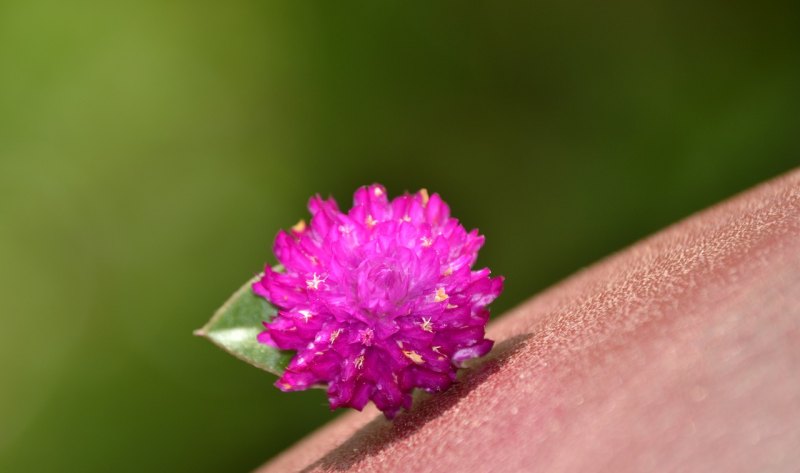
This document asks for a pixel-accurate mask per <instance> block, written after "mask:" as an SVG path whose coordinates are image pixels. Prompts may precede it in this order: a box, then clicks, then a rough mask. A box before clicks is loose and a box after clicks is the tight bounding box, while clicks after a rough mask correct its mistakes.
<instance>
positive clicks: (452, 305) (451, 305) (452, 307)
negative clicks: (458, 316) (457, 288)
mask: <svg viewBox="0 0 800 473" xmlns="http://www.w3.org/2000/svg"><path fill="white" fill-rule="evenodd" d="M457 307H458V306H457V305H455V304H447V305H446V306H445V309H455V308H457Z"/></svg>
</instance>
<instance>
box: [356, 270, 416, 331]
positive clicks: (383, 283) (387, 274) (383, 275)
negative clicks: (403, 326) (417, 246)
mask: <svg viewBox="0 0 800 473" xmlns="http://www.w3.org/2000/svg"><path fill="white" fill-rule="evenodd" d="M409 269H410V268H409V264H408V262H407V261H404V258H399V257H397V256H386V255H375V256H373V257H371V258H367V259H365V260H364V261H363V262H361V264H359V265H358V268H356V270H355V284H356V288H355V289H356V290H355V299H356V302H357V303H358V305H359V306H361V307H362V308H364V309H366V310H368V311H369V312H371V313H372V314H373V315H376V316H386V315H395V313H396V312H397V310H398V309H399V308H400V307H401V306H402V305H403V303H404V302H405V301H406V299H407V296H408V291H409V284H410V278H409Z"/></svg>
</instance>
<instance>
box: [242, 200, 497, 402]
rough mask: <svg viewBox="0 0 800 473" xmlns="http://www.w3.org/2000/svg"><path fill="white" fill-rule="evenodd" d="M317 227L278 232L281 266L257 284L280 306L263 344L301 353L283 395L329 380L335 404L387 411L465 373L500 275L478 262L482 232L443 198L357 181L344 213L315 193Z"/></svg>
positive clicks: (481, 348)
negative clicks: (390, 192)
mask: <svg viewBox="0 0 800 473" xmlns="http://www.w3.org/2000/svg"><path fill="white" fill-rule="evenodd" d="M308 208H309V210H310V211H311V215H312V218H311V223H310V225H306V224H305V222H304V221H302V220H301V221H300V222H299V223H298V224H297V225H295V226H294V227H292V229H291V231H289V232H286V231H281V232H279V233H278V236H277V237H276V239H275V255H276V256H277V258H278V261H279V262H280V263H281V265H283V267H284V271H282V272H277V271H274V270H273V269H272V268H270V267H269V266H267V268H266V269H265V271H264V275H263V277H262V278H261V279H260V280H259V281H257V282H256V283H254V284H253V290H254V291H255V293H256V294H258V295H259V296H262V297H264V298H266V299H267V300H268V301H269V302H271V303H272V304H273V305H275V306H276V307H277V308H278V309H279V310H278V315H277V316H276V317H275V318H274V319H273V320H272V321H271V322H270V323H265V324H264V325H265V327H266V330H265V331H263V332H262V333H261V334H260V335H259V338H258V339H259V341H260V342H261V343H265V344H268V345H271V346H274V347H277V348H280V349H284V350H296V351H297V353H296V355H295V356H294V358H293V359H292V361H291V362H290V364H289V366H288V367H287V369H286V371H285V372H284V374H283V376H281V378H280V379H278V381H277V382H276V383H275V384H276V386H277V387H278V388H279V389H281V390H283V391H298V390H304V389H308V388H309V387H311V386H313V385H318V384H325V385H327V388H328V399H329V401H330V405H331V408H332V409H334V408H338V407H342V406H348V407H353V408H355V409H358V410H361V409H362V408H363V407H364V406H365V405H366V404H367V402H369V401H370V400H371V401H373V402H374V403H375V405H376V406H377V407H378V409H380V410H381V411H383V412H384V414H386V416H387V417H389V418H392V417H394V416H395V414H397V412H398V411H399V410H400V409H401V408H403V407H404V408H406V409H408V408H409V407H410V406H411V392H412V391H413V389H414V388H422V389H424V390H426V391H429V392H436V391H441V390H443V389H446V388H447V387H448V386H450V385H451V384H452V383H453V382H454V381H455V379H456V371H457V369H458V368H459V367H460V366H461V365H462V364H463V363H464V362H465V361H466V360H469V359H471V358H476V357H480V356H483V355H484V354H486V353H487V352H488V351H489V350H490V349H491V348H492V344H493V342H492V341H491V340H487V339H486V338H485V336H484V335H485V327H486V322H487V321H488V319H489V309H488V308H487V305H488V304H489V303H490V302H492V301H493V300H494V299H495V298H496V297H497V296H498V295H499V294H500V292H501V291H502V288H503V279H502V277H497V278H490V277H489V269H488V268H484V269H481V270H478V271H473V270H472V269H471V268H472V265H473V264H474V263H475V259H476V258H477V255H478V250H479V249H480V247H481V246H482V245H483V241H484V238H483V236H481V235H479V234H478V231H477V230H472V231H471V232H469V233H467V231H466V230H465V229H464V227H463V226H462V225H461V224H460V223H459V222H458V220H456V219H454V218H451V217H450V209H449V207H448V206H447V204H445V203H444V201H442V199H441V198H440V197H439V195H438V194H433V195H432V196H430V197H429V196H428V193H427V191H425V190H421V191H419V192H417V193H416V194H413V195H409V194H406V195H403V196H400V197H397V198H395V199H393V200H392V201H391V202H390V201H389V200H388V199H387V196H386V190H385V189H384V188H383V186H380V185H377V184H376V185H372V186H369V187H361V188H359V189H358V190H357V191H356V193H355V196H354V205H353V208H352V209H350V211H349V212H348V213H346V214H345V213H342V212H340V211H339V208H338V206H337V205H336V202H335V201H334V200H333V199H328V200H323V199H322V198H321V197H319V196H315V197H312V198H311V199H310V201H309V204H308Z"/></svg>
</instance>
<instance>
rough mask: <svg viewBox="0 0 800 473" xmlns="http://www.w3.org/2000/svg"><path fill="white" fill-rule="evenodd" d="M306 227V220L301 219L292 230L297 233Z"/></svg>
mask: <svg viewBox="0 0 800 473" xmlns="http://www.w3.org/2000/svg"><path fill="white" fill-rule="evenodd" d="M305 229H306V221H305V220H300V221H299V222H297V223H295V224H294V226H293V227H292V231H293V232H296V233H302V232H303V231H305Z"/></svg>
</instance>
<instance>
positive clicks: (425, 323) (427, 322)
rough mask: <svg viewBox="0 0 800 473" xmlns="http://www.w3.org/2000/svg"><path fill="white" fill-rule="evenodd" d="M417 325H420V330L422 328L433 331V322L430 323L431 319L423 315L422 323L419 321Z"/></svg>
mask: <svg viewBox="0 0 800 473" xmlns="http://www.w3.org/2000/svg"><path fill="white" fill-rule="evenodd" d="M419 326H420V327H422V330H424V331H426V332H430V333H433V324H432V323H431V319H430V318H427V319H426V318H424V317H423V318H422V323H420V324H419Z"/></svg>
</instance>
